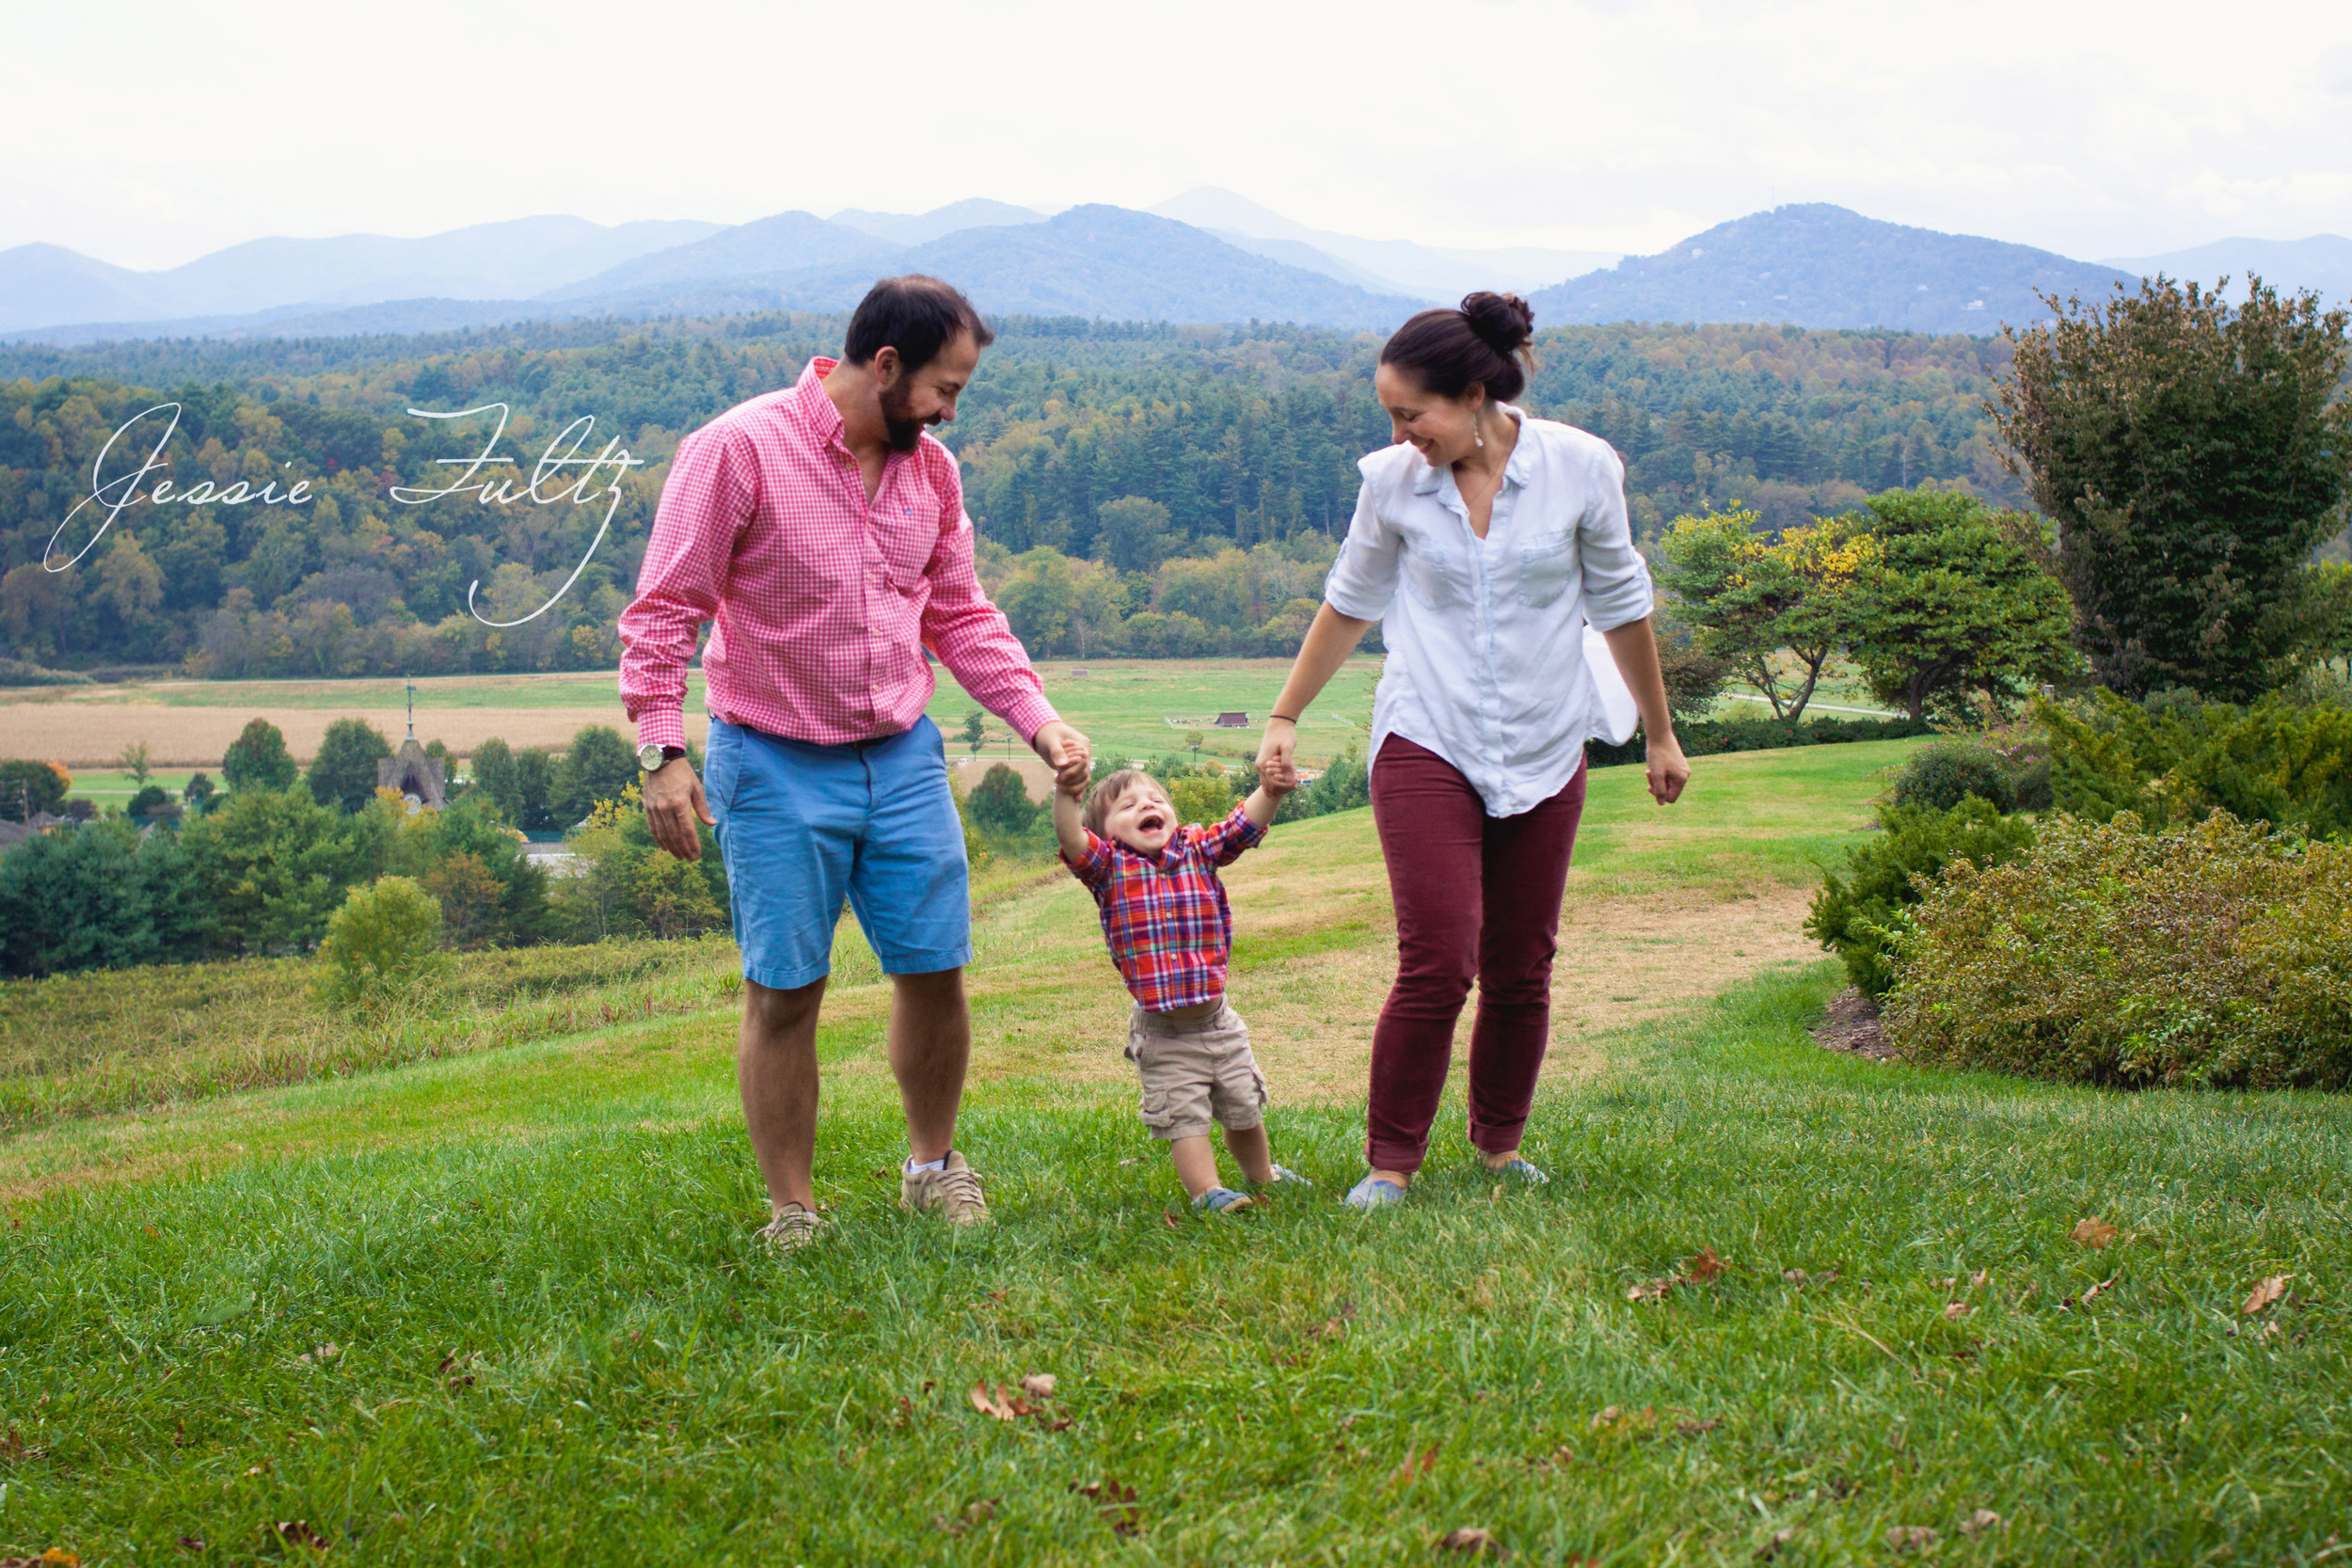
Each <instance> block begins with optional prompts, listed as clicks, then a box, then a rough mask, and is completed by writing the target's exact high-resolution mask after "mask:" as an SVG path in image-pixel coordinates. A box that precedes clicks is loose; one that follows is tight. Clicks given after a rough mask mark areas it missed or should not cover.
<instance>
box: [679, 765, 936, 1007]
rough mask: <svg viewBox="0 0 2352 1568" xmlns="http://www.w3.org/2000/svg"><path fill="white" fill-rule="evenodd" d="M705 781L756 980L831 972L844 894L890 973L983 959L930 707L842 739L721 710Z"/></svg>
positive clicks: (798, 980) (802, 979) (777, 983)
mask: <svg viewBox="0 0 2352 1568" xmlns="http://www.w3.org/2000/svg"><path fill="white" fill-rule="evenodd" d="M703 788H704V792H705V794H706V795H707V797H708V799H709V801H710V813H711V815H712V816H716V817H717V818H718V819H719V829H718V838H719V853H720V854H721V855H722V856H723V857H724V858H725V861H726V867H727V895H728V898H729V900H730V902H731V903H732V904H733V905H734V914H735V942H736V945H737V946H739V947H740V948H741V949H742V950H743V978H745V979H746V980H752V981H755V982H757V983H758V984H760V985H763V986H768V987H771V988H773V989H775V990H794V989H796V988H798V987H801V986H805V985H807V984H808V983H809V982H811V981H812V980H818V979H821V978H823V977H824V976H825V975H826V974H829V973H831V971H832V969H833V931H834V927H835V926H837V925H839V924H840V923H841V900H842V897H843V895H845V894H846V895H847V896H848V898H849V901H850V907H851V908H852V909H854V910H856V911H857V923H858V925H860V926H861V927H865V930H866V941H867V942H869V943H871V944H872V946H873V949H874V956H875V957H876V958H880V959H881V960H882V971H883V973H884V974H931V973H933V972H934V971H937V970H942V969H961V967H963V966H964V965H965V964H968V963H970V962H971V961H972V900H971V895H970V892H969V887H968V876H969V872H968V869H967V867H966V866H965V864H964V859H963V823H962V820H961V818H960V817H959V816H957V815H956V800H955V797H954V796H953V795H952V794H950V793H949V792H948V788H947V751H946V746H945V745H944V744H943V743H942V742H941V740H940V737H939V726H938V725H936V724H934V723H932V722H931V721H930V720H929V719H918V720H916V721H915V723H914V728H913V729H911V730H907V731H905V732H904V733H902V734H899V735H892V736H883V737H882V738H881V739H880V740H858V741H851V742H850V743H849V744H847V745H842V746H813V745H810V744H809V743H808V742H806V741H803V740H787V739H785V738H783V737H782V736H772V735H769V734H768V733H766V732H765V731H762V730H755V729H749V728H746V727H744V726H742V725H740V724H730V723H728V722H726V721H724V720H723V719H713V720H711V721H710V746H709V750H708V752H707V755H706V757H705V759H704V764H703Z"/></svg>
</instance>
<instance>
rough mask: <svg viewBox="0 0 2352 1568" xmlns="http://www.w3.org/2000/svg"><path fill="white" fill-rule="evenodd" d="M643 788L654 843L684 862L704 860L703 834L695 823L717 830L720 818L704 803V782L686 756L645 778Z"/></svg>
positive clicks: (672, 760)
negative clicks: (697, 775) (696, 829)
mask: <svg viewBox="0 0 2352 1568" xmlns="http://www.w3.org/2000/svg"><path fill="white" fill-rule="evenodd" d="M643 788H644V795H645V826H646V827H648V828H650V829H652V830H653V841H654V842H655V843H656V844H659V845H660V846H661V847H663V848H664V849H667V850H668V851H670V853H672V854H673V855H675V856H676V857H677V858H678V859H680V860H682V861H698V860H700V859H702V858H703V841H702V835H701V834H700V833H698V832H695V831H694V824H695V823H696V822H697V821H699V822H701V823H702V825H703V826H704V827H706V828H715V827H717V826H718V825H719V819H718V818H717V817H715V816H711V815H710V807H709V805H708V804H707V803H706V802H705V801H704V800H703V782H702V780H700V779H698V778H696V777H694V769H693V767H692V766H691V764H690V763H688V762H687V760H686V759H685V758H684V757H672V758H671V759H670V760H669V761H667V762H665V763H663V764H662V765H661V767H660V769H659V770H658V771H655V772H652V773H648V774H646V775H645V779H644V785H643Z"/></svg>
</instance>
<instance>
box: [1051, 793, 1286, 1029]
mask: <svg viewBox="0 0 2352 1568" xmlns="http://www.w3.org/2000/svg"><path fill="white" fill-rule="evenodd" d="M1263 837H1265V830H1264V829H1263V828H1261V827H1259V826H1258V825H1257V824H1256V823H1255V822H1252V821H1251V820H1249V816H1248V813H1246V812H1245V811H1243V810H1242V808H1241V807H1239V806H1235V807H1234V808H1233V811H1232V816H1228V817H1226V818H1225V820H1224V821H1222V822H1219V823H1218V824H1217V825H1216V826H1215V827H1213V828H1203V827H1200V826H1198V825H1197V824H1196V825H1192V826H1187V827H1182V828H1179V829H1177V830H1176V835H1175V836H1174V837H1173V838H1171V839H1169V840H1168V846H1167V847H1166V848H1164V849H1162V850H1161V851H1160V853H1159V856H1158V858H1157V859H1153V858H1152V857H1151V856H1149V855H1145V854H1143V853H1142V852H1141V851H1139V850H1136V849H1131V848H1129V847H1127V846H1126V845H1124V844H1117V843H1113V842H1112V841H1110V840H1108V839H1104V838H1102V837H1099V836H1097V835H1096V834H1095V833H1093V832H1089V833H1088V834H1087V852H1086V856H1085V858H1084V859H1082V860H1075V861H1073V860H1072V859H1070V857H1069V856H1067V855H1065V856H1063V857H1062V863H1064V864H1065V865H1067V866H1069V867H1070V869H1071V871H1072V872H1073V874H1075V876H1076V877H1077V879H1078V880H1080V881H1082V882H1084V883H1085V884H1086V885H1087V886H1088V888H1089V889H1090V890H1091V891H1092V892H1093V894H1094V902H1095V905H1096V907H1097V908H1098V909H1100V910H1101V911H1102V913H1103V935H1104V938H1105V939H1106V940H1107V941H1108V942H1110V947H1111V962H1113V963H1115V964H1117V965H1118V966H1119V973H1120V976H1121V977H1122V978H1123V979H1125V980H1126V982H1127V990H1129V991H1130V992H1131V993H1132V994H1133V995H1134V997H1135V999H1136V1001H1137V1002H1140V1003H1142V1004H1143V1006H1146V1007H1148V1008H1150V1009H1151V1010H1152V1011H1153V1012H1155V1013H1158V1012H1166V1011H1168V1009H1169V1008H1171V1007H1187V1006H1194V1005H1195V1004H1197V1003H1201V1002H1211V1001H1214V1000H1216V998H1217V997H1220V996H1222V995H1224V994H1225V961H1226V959H1227V958H1229V957H1231V956H1232V950H1233V911H1232V910H1231V909H1229V908H1228V907H1227V906H1226V903H1225V884H1224V883H1223V882H1222V881H1219V880H1218V879H1217V875H1216V868H1217V867H1218V866H1220V865H1231V864H1232V863H1233V862H1234V861H1235V860H1236V859H1238V858H1239V857H1240V855H1241V852H1242V851H1243V850H1245V849H1247V848H1249V847H1251V846H1252V845H1255V844H1256V843H1257V842H1258V841H1259V840H1260V839H1263Z"/></svg>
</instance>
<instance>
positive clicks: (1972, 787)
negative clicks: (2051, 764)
mask: <svg viewBox="0 0 2352 1568" xmlns="http://www.w3.org/2000/svg"><path fill="white" fill-rule="evenodd" d="M1971 795H1973V796H1975V797H1976V798H1977V799H1978V800H1985V801H1989V802H1990V803H1991V804H1992V806H1993V809H1994V811H1997V812H2002V813H2004V814H2006V813H2009V812H2012V811H2015V810H2016V809H2017V784H2016V781H2015V780H2014V779H2012V778H2011V777H2010V766H2009V759H2008V758H2006V757H2004V756H2002V755H2001V754H2000V753H1999V752H1995V751H1994V750H1993V749H1992V748H1991V747H1988V746H1979V745H1978V744H1976V743H1975V742H1974V741H1968V740H1939V741H1937V742H1935V743H1934V744H1933V745H1930V746H1922V747H1920V748H1919V749H1918V750H1917V751H1915V752H1912V753H1911V760H1910V761H1909V762H1906V763H1904V764H1903V770H1902V771H1901V772H1900V773H1899V774H1897V775H1896V776H1895V803H1896V804H1897V805H1899V806H1915V807H1918V808H1921V809H1923V810H1927V811H1949V810H1951V809H1952V808H1953V807H1954V806H1956V805H1958V804H1960V803H1961V801H1963V800H1966V799H1967V798H1968V797H1969V796H1971Z"/></svg>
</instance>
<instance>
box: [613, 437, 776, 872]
mask: <svg viewBox="0 0 2352 1568" xmlns="http://www.w3.org/2000/svg"><path fill="white" fill-rule="evenodd" d="M753 465H754V459H753V457H752V455H751V453H749V452H748V451H740V450H739V449H738V447H737V445H736V442H735V440H734V438H733V437H732V436H731V435H730V434H729V433H727V432H723V431H722V432H712V431H710V430H709V429H708V428H707V427H706V428H705V429H703V430H698V431H695V432H694V433H693V434H691V435H690V436H687V437H686V439H685V440H683V441H681V442H679V443H678V450H677V455H676V456H675V458H674V459H673V460H672V461H671V464H670V474H669V478H668V480H667V481H666V482H665V483H663V485H662V487H661V503H660V506H659V507H658V508H657V509H656V511H655V513H654V523H653V535H652V537H651V538H650V539H649V540H648V541H647V542H646V545H645V559H644V564H643V565H642V566H640V567H639V568H638V572H637V597H636V599H635V600H633V601H632V602H631V603H630V605H629V607H628V609H627V610H623V611H622V612H621V624H620V633H621V700H622V701H623V702H624V703H625V704H626V705H628V716H629V718H630V719H632V720H634V721H636V724H637V738H638V741H639V743H640V744H651V745H656V746H679V747H683V746H684V745H685V744H686V720H685V715H684V713H683V711H682V709H683V708H684V705H685V702H686V667H687V663H688V661H689V660H691V658H692V657H694V637H695V634H696V632H697V631H698V630H699V629H700V627H701V626H702V624H703V623H704V622H706V621H710V620H715V619H716V618H717V617H718V613H719V600H720V596H721V595H722V594H723V593H724V591H725V588H726V580H727V568H728V566H729V564H730V563H731V562H733V560H734V558H735V542H736V538H737V536H738V535H739V533H740V531H742V529H743V527H744V525H745V524H746V523H748V522H749V521H750V519H751V517H752V515H753V513H754V512H755V510H756V508H757V505H758V477H757V472H756V469H755V467H754V466H753ZM643 789H644V799H645V826H646V827H647V829H649V830H650V831H651V832H652V833H653V837H654V842H655V843H657V844H659V845H660V846H661V847H663V848H664V849H667V850H668V851H670V853H671V854H673V855H675V856H676V857H677V858H678V859H680V860H683V861H693V860H700V859H702V852H703V851H702V835H701V834H700V833H699V832H697V831H696V826H695V825H696V824H697V823H700V824H702V825H703V826H705V827H708V826H711V825H713V824H715V823H716V822H717V820H718V819H717V818H716V817H714V816H711V815H710V806H709V804H708V802H707V801H706V800H704V798H703V786H702V781H701V780H700V779H697V778H696V777H694V769H693V768H691V767H690V766H688V764H687V761H686V759H685V758H684V757H675V758H673V759H671V760H670V761H669V762H667V763H665V764H664V765H663V766H662V768H661V769H660V771H659V772H655V773H649V774H647V775H645V778H644V785H643Z"/></svg>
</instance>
